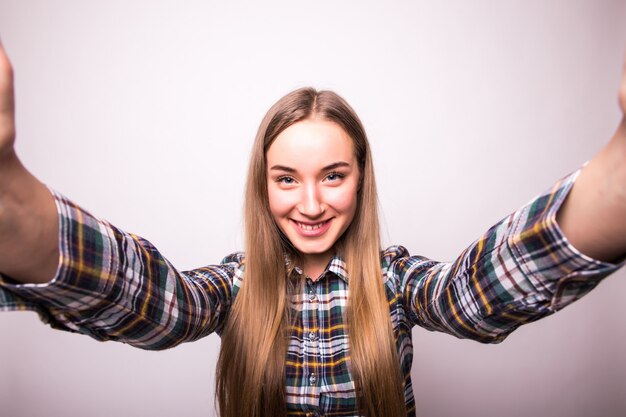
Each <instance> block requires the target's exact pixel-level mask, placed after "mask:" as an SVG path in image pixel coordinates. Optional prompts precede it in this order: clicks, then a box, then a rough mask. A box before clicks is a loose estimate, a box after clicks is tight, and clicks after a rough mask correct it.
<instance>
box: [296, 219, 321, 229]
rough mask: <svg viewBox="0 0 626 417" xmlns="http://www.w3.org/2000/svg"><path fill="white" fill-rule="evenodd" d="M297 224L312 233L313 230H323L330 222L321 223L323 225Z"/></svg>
mask: <svg viewBox="0 0 626 417" xmlns="http://www.w3.org/2000/svg"><path fill="white" fill-rule="evenodd" d="M296 223H298V226H300V228H302V229H304V230H309V231H311V230H317V229H321V228H322V227H324V225H325V224H326V223H328V220H326V221H324V222H321V223H316V224H307V223H300V222H296Z"/></svg>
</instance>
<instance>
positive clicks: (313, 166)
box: [266, 120, 360, 266]
mask: <svg viewBox="0 0 626 417" xmlns="http://www.w3.org/2000/svg"><path fill="white" fill-rule="evenodd" d="M266 158H267V170H268V171H267V178H268V180H267V181H268V183H267V188H268V194H269V203H270V210H271V212H272V216H273V217H274V220H275V221H276V223H277V224H278V227H280V229H281V230H282V231H283V233H284V234H285V236H287V238H289V240H290V241H291V244H292V245H293V246H294V247H295V248H296V249H297V250H298V251H300V252H301V253H302V255H303V256H304V261H305V263H306V264H309V265H311V262H313V263H315V265H319V264H320V263H323V265H322V266H325V264H326V262H328V260H329V259H330V257H331V256H332V255H333V245H334V244H335V242H336V241H337V239H339V237H340V236H341V235H342V234H343V232H345V230H346V229H347V228H348V226H349V225H350V223H351V222H352V219H353V218H354V213H355V211H356V206H357V191H358V187H359V179H360V173H359V167H358V163H357V161H356V158H355V155H354V146H353V144H352V139H351V138H350V136H348V134H347V133H346V132H345V131H344V130H343V129H342V128H341V127H340V126H339V125H338V124H336V123H334V122H330V121H325V120H304V121H301V122H298V123H295V124H293V125H291V126H290V127H288V128H287V129H285V130H284V131H283V132H281V134H280V135H278V137H277V138H276V139H275V140H274V142H273V143H272V145H271V146H270V147H269V149H268V151H267V154H266Z"/></svg>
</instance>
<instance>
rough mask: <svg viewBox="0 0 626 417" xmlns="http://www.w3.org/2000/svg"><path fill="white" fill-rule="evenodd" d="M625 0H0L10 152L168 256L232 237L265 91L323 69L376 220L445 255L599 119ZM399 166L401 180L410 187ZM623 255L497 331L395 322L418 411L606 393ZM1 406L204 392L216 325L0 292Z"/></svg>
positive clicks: (570, 409) (604, 132) (179, 410)
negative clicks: (83, 314)
mask: <svg viewBox="0 0 626 417" xmlns="http://www.w3.org/2000/svg"><path fill="white" fill-rule="evenodd" d="M624 22H626V2H624V1H619V0H603V1H598V0H588V1H570V0H558V1H556V0H555V1H548V0H543V1H539V0H533V1H508V2H498V1H487V0H481V1H472V2H466V1H461V0H458V1H446V2H434V1H433V2H426V1H417V2H415V1H391V2H385V4H384V5H383V2H373V1H327V0H321V1H317V2H311V1H307V2H302V1H264V2H252V1H228V2H225V1H220V2H217V1H187V2H174V1H158V2H155V1H147V0H144V1H134V2H125V1H119V0H118V1H108V2H101V1H78V0H74V1H60V0H55V1H51V0H45V1H44V0H39V1H35V0H0V36H1V37H2V41H3V42H4V44H5V46H6V48H7V50H8V52H9V54H10V56H11V58H12V60H13V63H14V66H15V71H16V78H17V79H16V82H17V105H18V112H19V113H18V130H19V137H18V144H17V147H18V152H19V154H20V156H21V157H22V159H23V161H24V162H25V163H26V164H27V166H28V167H30V168H31V170H32V171H33V172H34V173H35V174H36V175H38V176H39V177H40V178H41V179H42V180H43V181H44V182H46V183H48V184H50V185H52V186H53V187H54V188H56V189H57V190H59V191H61V192H63V193H65V194H66V195H68V196H70V197H72V198H73V199H74V200H75V201H77V202H79V203H80V204H82V205H84V206H85V207H87V208H89V209H90V210H91V211H93V212H94V213H96V214H98V215H99V216H101V217H104V218H107V219H109V220H110V221H112V222H113V223H114V224H116V225H118V226H119V227H122V228H124V229H125V230H128V231H132V232H135V233H137V234H140V235H142V236H144V237H146V238H148V239H150V240H151V241H152V242H153V243H155V244H156V245H157V246H158V247H159V248H160V249H161V250H162V251H163V252H164V253H165V254H166V256H167V257H168V258H169V259H170V260H171V261H172V262H173V263H174V264H175V265H177V266H179V267H180V268H182V269H187V268H192V267H195V266H201V265H204V264H207V263H215V262H218V261H219V260H220V259H221V257H222V256H223V255H225V254H227V253H230V252H232V251H235V250H237V249H241V248H242V243H241V215H240V213H241V205H242V190H243V179H244V175H245V170H246V164H247V157H248V152H249V147H250V145H251V142H252V139H253V136H254V134H255V131H256V128H257V125H258V123H259V122H260V119H261V117H262V115H263V114H264V112H265V111H266V110H267V108H268V107H269V105H270V104H271V103H272V102H273V101H274V100H276V99H277V98H278V97H280V96H281V95H283V94H284V93H286V92H287V91H290V90H292V89H293V88H296V87H299V86H302V85H313V86H316V87H320V88H332V89H335V90H337V91H338V92H339V93H340V94H342V95H343V96H344V97H346V98H347V99H348V101H349V102H351V103H352V105H353V106H354V107H355V108H356V110H357V112H358V113H359V114H360V115H361V117H362V119H363V121H364V123H365V125H366V128H367V130H368V132H369V135H370V138H371V141H372V146H373V148H374V156H375V163H376V165H377V174H378V181H379V188H380V197H381V205H382V209H383V213H384V223H385V236H386V237H385V242H386V243H399V244H403V245H405V246H407V247H408V248H409V249H410V250H411V252H412V253H419V254H423V255H426V256H430V257H433V258H437V259H444V260H445V259H452V258H453V257H455V256H456V255H457V254H458V253H459V252H460V251H461V250H462V249H463V248H464V247H465V245H467V244H468V243H469V242H471V241H472V240H474V239H475V238H476V237H478V236H479V235H480V234H481V233H482V232H483V231H484V230H486V229H487V228H488V227H489V226H490V225H491V224H493V223H494V222H496V221H498V220H499V219H500V218H501V217H503V216H504V215H506V214H508V213H509V212H510V211H512V210H514V209H515V208H517V207H518V206H520V205H522V204H523V203H525V202H526V201H528V200H529V199H530V198H531V197H532V196H533V195H535V194H537V193H539V192H540V191H541V190H543V189H544V188H546V187H548V186H550V185H551V184H552V183H553V182H554V181H555V180H557V179H558V178H560V177H561V176H563V175H565V174H567V173H568V172H570V171H572V170H573V169H575V168H576V167H578V166H579V165H580V164H582V163H583V162H584V161H585V160H587V159H590V158H591V157H592V156H593V155H594V154H595V153H596V152H597V151H598V150H599V149H600V148H601V147H602V146H603V144H605V143H606V142H607V141H608V139H609V138H610V136H611V134H612V133H613V130H614V129H615V127H616V126H617V124H618V122H619V117H620V114H619V111H618V107H617V104H616V96H617V89H618V85H619V80H620V76H621V68H622V59H623V56H624V47H625V46H626V25H624ZM408 190H411V191H408ZM625 299H626V277H625V273H624V271H620V272H618V273H616V274H615V275H614V276H613V277H611V278H609V279H608V280H607V281H605V282H603V283H602V284H601V285H600V286H599V288H597V289H596V290H595V291H594V292H593V293H591V294H590V295H589V296H587V297H586V298H584V299H583V300H581V301H579V302H578V303H576V304H574V305H572V306H570V307H568V308H566V309H565V310H563V311H561V312H560V313H558V314H557V315H555V316H552V317H549V318H547V319H545V320H542V321H540V322H537V323H533V324H531V325H528V326H526V327H524V328H521V329H520V330H518V331H517V332H516V333H514V334H513V335H512V336H511V337H510V338H509V339H508V340H507V341H505V342H504V343H503V344H500V345H487V346H485V345H480V344H478V343H475V342H470V341H462V340H457V339H455V338H453V337H450V336H447V335H442V334H434V333H430V332H427V331H424V330H422V329H416V330H415V331H414V343H415V361H414V366H413V379H414V385H415V394H416V397H417V404H418V411H419V414H418V415H420V416H423V417H437V416H441V417H444V416H445V417H455V416H459V417H460V416H482V417H488V416H494V417H495V416H503V415H505V416H509V417H513V416H528V415H533V416H538V417H542V416H581V417H582V416H590V415H593V416H618V415H626V388H625V387H626V360H624V354H625V353H626V313H624V310H623V307H622V306H623V305H624V301H625ZM0 335H1V338H2V339H1V340H2V343H0V368H1V369H0V414H1V415H2V416H11V417H22V416H67V417H72V416H111V415H115V416H147V415H150V416H153V417H157V416H172V415H185V416H211V415H214V414H215V411H214V408H213V407H214V403H213V388H214V383H213V375H214V374H213V372H214V365H215V360H216V356H217V352H218V349H219V339H218V338H217V337H216V336H211V337H208V338H206V339H204V340H202V341H199V342H195V343H193V344H189V345H186V346H180V347H178V348H175V349H173V350H171V351H165V352H157V353H155V352H143V351H140V350H135V349H133V348H130V347H128V346H125V345H122V344H115V343H98V342H95V341H92V340H90V339H88V338H86V337H83V336H78V335H71V334H64V333H61V332H55V331H52V330H50V329H49V328H47V327H45V326H43V325H41V324H39V322H38V320H37V318H36V317H35V315H34V314H32V313H22V312H16V313H5V314H1V315H0Z"/></svg>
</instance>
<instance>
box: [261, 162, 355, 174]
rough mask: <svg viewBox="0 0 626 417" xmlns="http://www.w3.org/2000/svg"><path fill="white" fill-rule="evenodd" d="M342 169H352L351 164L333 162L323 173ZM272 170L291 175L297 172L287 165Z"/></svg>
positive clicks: (273, 167) (323, 169) (274, 167)
mask: <svg viewBox="0 0 626 417" xmlns="http://www.w3.org/2000/svg"><path fill="white" fill-rule="evenodd" d="M342 167H350V164H349V163H347V162H344V161H339V162H333V163H332V164H329V165H326V166H325V167H323V168H322V169H321V171H327V170H329V169H336V168H342ZM270 170H274V171H285V172H290V173H294V172H296V169H294V168H291V167H288V166H285V165H273V166H272V167H271V168H270Z"/></svg>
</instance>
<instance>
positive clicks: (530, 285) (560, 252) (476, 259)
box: [389, 169, 623, 343]
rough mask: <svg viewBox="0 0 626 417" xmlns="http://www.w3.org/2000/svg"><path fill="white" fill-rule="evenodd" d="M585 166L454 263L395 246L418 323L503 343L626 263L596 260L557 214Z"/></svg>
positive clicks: (394, 260)
mask: <svg viewBox="0 0 626 417" xmlns="http://www.w3.org/2000/svg"><path fill="white" fill-rule="evenodd" d="M579 173H580V169H579V170H577V171H576V172H574V173H572V174H570V175H568V176H566V177H564V178H563V179H561V180H559V181H558V182H557V183H556V184H555V185H554V186H553V187H552V188H551V189H550V190H548V191H546V192H544V193H543V194H541V195H539V196H537V197H536V198H534V199H533V200H531V201H530V202H529V203H528V204H526V205H525V206H523V207H522V208H521V209H519V210H517V211H515V212H514V213H512V214H511V215H509V216H507V217H505V218H504V219H502V220H501V221H500V222H499V223H497V224H496V225H494V226H493V227H491V228H490V229H489V230H488V231H487V232H486V233H485V234H484V235H483V236H482V237H481V238H480V239H478V240H476V241H475V242H474V243H472V244H471V245H470V246H469V247H468V248H467V249H465V250H464V251H463V253H462V254H461V255H460V256H459V257H458V258H457V259H456V260H455V261H454V262H451V263H442V262H435V261H432V260H429V259H426V258H424V257H419V256H409V254H408V252H407V251H406V249H404V248H403V247H395V248H393V249H392V250H391V251H390V254H391V255H390V258H391V259H390V261H389V264H390V269H391V270H392V271H393V274H394V275H395V276H397V277H398V285H399V288H398V290H399V291H400V292H401V296H400V297H401V299H402V302H403V303H404V305H405V308H406V309H407V311H409V316H410V317H409V319H410V321H411V322H412V324H413V325H419V326H422V327H424V328H426V329H428V330H433V331H442V332H446V333H450V334H452V335H454V336H457V337H459V338H470V339H474V340H477V341H479V342H483V343H499V342H501V341H503V340H504V339H505V338H506V337H507V336H508V335H509V334H510V333H511V332H512V331H513V330H515V329H516V328H518V327H519V326H521V325H522V324H525V323H529V322H532V321H535V320H538V319H540V318H542V317H545V316H548V315H550V314H552V313H554V312H556V311H558V310H560V309H562V308H563V307H565V306H567V305H569V304H571V303H573V302H574V301H576V300H578V299H579V298H581V297H582V296H583V295H585V294H587V293H588V292H589V291H591V290H592V289H593V288H595V286H596V285H598V283H599V282H600V281H601V280H602V279H603V278H605V277H606V276H608V275H609V274H611V273H613V272H615V271H616V270H617V269H619V268H620V267H621V266H622V265H623V261H622V262H621V263H619V264H611V263H607V262H601V261H598V260H595V259H592V258H590V257H588V256H586V255H584V254H583V253H581V252H579V251H578V250H577V249H576V248H575V247H574V246H572V245H571V244H570V243H569V242H568V240H567V239H566V237H565V236H564V235H563V233H562V231H561V229H560V228H559V225H558V223H557V222H556V214H557V211H558V209H559V207H560V206H561V204H562V203H563V201H564V200H565V198H566V197H567V194H568V193H569V191H570V189H571V187H572V185H573V183H574V181H575V180H576V178H577V176H578V174H579Z"/></svg>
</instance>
